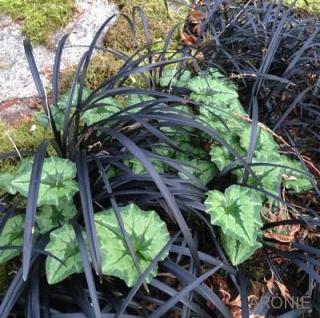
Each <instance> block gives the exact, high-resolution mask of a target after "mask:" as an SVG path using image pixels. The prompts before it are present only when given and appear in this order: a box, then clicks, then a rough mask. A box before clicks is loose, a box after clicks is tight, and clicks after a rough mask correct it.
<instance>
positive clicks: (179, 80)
mask: <svg viewBox="0 0 320 318" xmlns="http://www.w3.org/2000/svg"><path fill="white" fill-rule="evenodd" d="M190 79H191V72H190V71H187V70H185V71H184V72H183V73H182V74H181V76H178V75H177V70H175V69H172V68H167V69H165V70H164V71H163V73H162V76H161V78H160V86H162V87H166V86H168V85H169V84H170V85H171V86H175V87H188V81H189V80H190Z"/></svg>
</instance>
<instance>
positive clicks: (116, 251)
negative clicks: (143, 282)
mask: <svg viewBox="0 0 320 318" xmlns="http://www.w3.org/2000/svg"><path fill="white" fill-rule="evenodd" d="M120 213H121V216H122V218H123V222H124V226H125V229H126V231H127V233H128V236H129V238H130V241H131V244H132V246H133V249H134V251H135V252H136V255H137V258H138V263H139V265H140V268H141V271H144V270H145V269H146V268H147V267H148V265H149V264H150V263H151V262H152V260H153V259H154V258H155V257H156V256H157V254H158V253H159V252H160V251H161V249H162V248H163V247H164V246H165V245H166V243H167V242H168V241H169V233H168V230H167V228H166V224H165V223H164V222H163V221H162V220H161V219H160V218H159V216H158V215H157V213H156V212H154V211H143V210H141V209H140V208H139V207H138V206H137V205H135V204H129V205H127V206H125V207H121V208H120ZM95 223H96V228H97V235H98V239H99V241H100V247H101V257H102V272H103V274H104V275H110V276H115V277H119V278H121V279H123V280H124V281H125V282H126V284H127V285H128V286H129V287H131V286H133V285H134V284H135V282H136V281H137V279H138V273H137V270H136V268H135V266H134V263H133V261H132V258H131V256H130V254H129V252H128V250H127V248H126V246H125V242H124V240H123V237H122V233H121V231H120V228H119V226H118V222H117V219H116V217H115V214H114V212H113V210H112V209H109V210H107V211H102V212H99V213H96V214H95ZM167 255H168V253H165V254H164V256H163V257H162V259H164V258H165V257H166V256H167ZM156 273H157V268H155V269H154V270H153V271H152V273H151V274H150V275H149V277H148V279H147V281H150V280H151V279H152V278H153V277H154V276H155V275H156Z"/></svg>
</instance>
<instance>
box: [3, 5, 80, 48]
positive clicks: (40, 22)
mask: <svg viewBox="0 0 320 318" xmlns="http://www.w3.org/2000/svg"><path fill="white" fill-rule="evenodd" d="M75 10H76V6H75V3H74V0H64V1H60V0H50V1H47V0H32V1H25V0H14V1H13V0H0V12H1V13H2V14H7V15H9V16H11V17H12V18H13V19H14V20H15V21H17V22H19V23H21V24H22V32H23V34H24V35H26V36H27V37H28V38H29V39H30V40H31V41H32V42H34V43H37V44H45V45H47V46H51V45H52V43H51V41H50V38H51V37H50V36H51V34H53V33H54V32H55V31H57V30H58V29H59V28H61V27H63V26H65V25H66V24H67V23H68V22H69V21H70V19H71V18H72V16H73V14H74V13H75Z"/></svg>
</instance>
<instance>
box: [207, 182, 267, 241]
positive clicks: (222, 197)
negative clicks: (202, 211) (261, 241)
mask: <svg viewBox="0 0 320 318" xmlns="http://www.w3.org/2000/svg"><path fill="white" fill-rule="evenodd" d="M207 195H208V197H207V199H206V200H205V206H206V212H207V213H209V214H210V216H211V223H212V224H214V225H218V226H220V227H221V229H222V231H223V233H224V234H226V235H229V236H231V237H234V238H235V239H237V240H239V241H242V242H243V243H247V244H249V245H254V244H255V242H256V238H257V233H258V229H259V228H260V227H261V226H262V221H261V217H260V209H261V207H262V202H261V198H260V196H259V195H258V193H257V192H256V191H255V190H252V189H248V188H245V187H241V186H238V185H232V186H230V187H229V188H227V189H226V190H225V192H224V193H222V192H220V191H217V190H213V191H209V192H207Z"/></svg>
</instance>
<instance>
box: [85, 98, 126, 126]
mask: <svg viewBox="0 0 320 318" xmlns="http://www.w3.org/2000/svg"><path fill="white" fill-rule="evenodd" d="M100 103H101V104H104V105H105V106H99V107H95V108H92V109H89V110H87V111H85V112H84V113H83V115H82V116H81V119H82V120H83V121H84V122H85V123H86V124H87V125H88V126H90V125H92V124H94V123H96V122H98V121H100V120H104V119H106V118H108V117H110V116H111V115H113V114H115V113H117V112H118V111H120V110H121V109H122V107H121V106H120V105H119V104H118V103H117V102H116V101H115V100H114V99H113V98H111V97H108V98H105V99H103V100H101V101H99V104H100Z"/></svg>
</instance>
